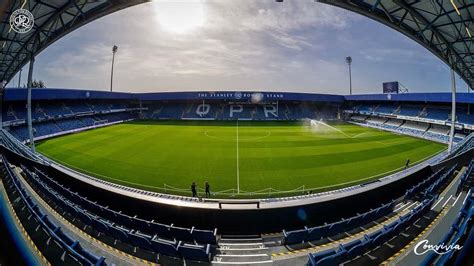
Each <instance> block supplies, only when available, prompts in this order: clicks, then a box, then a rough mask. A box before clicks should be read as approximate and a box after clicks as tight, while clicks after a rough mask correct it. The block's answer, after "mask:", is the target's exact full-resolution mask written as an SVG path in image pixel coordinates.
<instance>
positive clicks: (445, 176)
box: [423, 165, 457, 195]
mask: <svg viewBox="0 0 474 266" xmlns="http://www.w3.org/2000/svg"><path fill="white" fill-rule="evenodd" d="M456 167H457V165H454V166H452V167H451V168H449V169H448V170H447V171H446V172H444V173H443V174H442V175H441V176H440V177H439V178H438V179H436V180H434V181H433V183H432V184H431V185H430V186H429V187H428V188H427V189H426V190H425V191H423V194H424V195H435V194H436V192H437V191H438V190H439V188H440V187H442V186H443V184H444V183H445V182H446V181H448V180H449V178H450V177H451V176H452V175H453V173H454V170H455V169H456Z"/></svg>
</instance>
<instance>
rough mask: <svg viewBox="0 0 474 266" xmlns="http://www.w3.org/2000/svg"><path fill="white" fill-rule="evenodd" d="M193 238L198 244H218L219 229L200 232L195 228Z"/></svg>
mask: <svg viewBox="0 0 474 266" xmlns="http://www.w3.org/2000/svg"><path fill="white" fill-rule="evenodd" d="M191 234H192V236H193V239H194V241H196V242H197V243H208V244H213V245H214V244H216V243H217V240H216V238H217V229H214V230H200V229H196V228H193V231H192V233H191Z"/></svg>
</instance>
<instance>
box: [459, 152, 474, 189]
mask: <svg viewBox="0 0 474 266" xmlns="http://www.w3.org/2000/svg"><path fill="white" fill-rule="evenodd" d="M473 170H474V159H472V160H471V162H470V163H469V165H468V166H467V169H466V171H465V172H464V173H463V175H462V176H461V183H460V184H459V187H461V188H462V187H463V186H464V184H465V183H466V181H467V180H468V179H469V177H470V176H471V174H472V171H473Z"/></svg>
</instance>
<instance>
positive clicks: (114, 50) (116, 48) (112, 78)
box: [110, 45, 118, 92]
mask: <svg viewBox="0 0 474 266" xmlns="http://www.w3.org/2000/svg"><path fill="white" fill-rule="evenodd" d="M117 50H118V46H117V45H114V46H112V69H111V71H110V91H111V92H112V86H113V81H114V61H115V53H116V52H117Z"/></svg>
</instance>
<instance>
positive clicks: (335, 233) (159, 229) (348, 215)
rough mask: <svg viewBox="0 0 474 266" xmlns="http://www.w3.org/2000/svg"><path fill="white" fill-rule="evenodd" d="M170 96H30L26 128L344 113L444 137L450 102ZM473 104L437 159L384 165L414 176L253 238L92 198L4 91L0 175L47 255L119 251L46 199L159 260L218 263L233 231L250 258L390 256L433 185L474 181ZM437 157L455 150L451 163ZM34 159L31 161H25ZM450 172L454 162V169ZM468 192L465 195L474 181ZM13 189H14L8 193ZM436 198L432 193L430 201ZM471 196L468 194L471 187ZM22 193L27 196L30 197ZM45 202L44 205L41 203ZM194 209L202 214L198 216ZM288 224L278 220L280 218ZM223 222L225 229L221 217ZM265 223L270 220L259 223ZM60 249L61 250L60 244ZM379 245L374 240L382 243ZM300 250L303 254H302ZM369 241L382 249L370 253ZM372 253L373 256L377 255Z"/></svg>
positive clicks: (55, 130)
mask: <svg viewBox="0 0 474 266" xmlns="http://www.w3.org/2000/svg"><path fill="white" fill-rule="evenodd" d="M178 96H179V97H176V98H173V97H170V96H169V95H168V96H166V99H161V98H159V97H162V96H160V95H158V96H156V95H140V96H139V97H138V98H141V99H137V96H133V97H132V96H130V97H128V96H127V97H128V98H127V97H125V98H121V99H114V96H111V97H103V98H101V97H97V98H96V97H90V96H88V97H86V98H85V99H80V100H74V99H71V98H65V99H58V100H54V101H53V100H51V99H46V98H45V99H37V100H36V101H35V102H34V105H33V107H34V108H33V113H34V114H33V128H34V136H35V139H37V140H39V139H43V138H50V137H54V136H57V135H61V134H68V133H73V132H77V131H81V130H87V129H91V128H95V127H99V126H107V125H110V124H114V123H121V122H125V121H130V120H136V119H154V120H166V119H172V120H175V119H176V120H180V119H182V120H235V119H240V120H307V119H313V120H337V119H345V120H347V121H350V122H351V123H357V124H360V125H363V126H368V127H375V128H379V129H383V130H388V131H393V132H396V133H399V134H406V135H412V136H416V137H420V138H425V139H431V140H436V141H439V142H447V141H448V133H449V127H448V126H449V124H448V123H449V122H450V121H449V111H450V109H449V106H447V105H445V104H442V103H436V102H428V103H427V102H358V101H355V102H351V101H344V100H339V102H337V101H335V102H332V101H331V100H328V101H324V100H318V101H309V100H301V99H292V100H286V101H285V100H281V99H279V100H267V101H262V102H258V103H255V102H252V101H249V100H246V99H243V100H240V99H239V100H237V99H235V98H232V99H224V100H223V99H206V100H202V99H197V98H193V97H188V96H186V97H188V98H185V99H180V97H181V96H180V95H178ZM157 97H158V98H159V99H157ZM231 97H234V95H233V94H231ZM278 97H280V98H281V97H284V96H278ZM305 97H306V96H305ZM315 97H316V96H315ZM318 97H322V96H317V98H318ZM318 99H319V98H318ZM469 108H470V107H469V106H467V105H461V106H460V107H459V110H460V111H459V112H458V116H457V123H458V124H459V123H467V124H463V125H461V124H459V125H458V126H457V129H456V135H455V141H456V145H455V146H454V150H453V151H452V153H450V154H447V153H442V154H439V156H436V158H433V160H429V161H427V162H426V163H425V164H421V165H420V166H419V167H418V166H417V167H414V168H413V169H407V170H406V171H405V172H404V171H402V172H399V173H395V174H394V175H393V176H390V178H393V179H395V180H398V179H400V180H402V179H403V178H405V177H406V176H407V175H408V173H414V175H415V176H416V178H417V179H416V180H415V179H414V181H412V182H407V183H403V182H401V184H403V185H400V187H399V193H398V194H397V196H391V195H386V196H385V197H384V200H383V201H380V202H370V203H364V204H361V206H358V209H357V211H349V210H347V212H344V211H341V213H337V214H335V215H334V217H329V218H328V219H326V218H325V219H321V221H312V220H308V221H307V222H304V223H303V222H301V221H299V223H298V226H295V227H293V226H288V227H283V226H282V227H279V228H278V229H275V231H279V232H278V233H272V234H269V235H268V236H266V235H265V234H258V235H256V236H255V237H254V238H250V239H246V238H242V236H239V235H237V238H232V236H229V235H218V229H212V230H209V229H210V228H207V227H206V225H203V223H202V221H198V222H201V223H200V224H195V223H194V222H192V221H185V222H186V223H184V224H183V221H182V220H180V219H174V220H173V219H172V217H171V218H169V217H167V220H163V219H164V217H163V216H162V213H160V212H158V213H159V214H160V215H158V216H157V217H156V218H154V217H150V216H148V217H147V214H146V213H144V212H136V213H130V211H133V210H129V209H127V208H122V206H121V205H120V204H113V203H112V202H111V201H109V200H107V199H104V198H100V197H98V198H97V197H95V196H94V193H93V192H90V191H87V190H85V189H84V187H82V186H81V185H79V186H75V185H73V184H74V182H77V181H74V182H72V183H71V182H70V181H67V182H66V179H64V178H63V177H64V176H63V174H66V173H68V172H61V173H62V174H58V172H57V171H63V170H58V169H59V168H57V165H54V166H52V163H51V161H50V160H49V159H47V158H44V157H43V156H41V155H40V154H37V153H35V152H33V151H31V150H30V149H29V148H28V147H27V146H25V145H24V144H25V142H27V140H28V134H27V126H26V111H25V108H24V104H22V102H21V101H19V100H9V99H8V97H7V100H6V101H5V104H4V105H3V118H4V120H3V125H4V129H5V130H1V134H0V137H1V139H2V144H3V145H2V149H3V148H4V149H8V152H6V153H5V155H3V157H2V159H3V160H2V164H3V172H4V176H5V178H3V177H2V180H3V183H5V184H7V186H6V188H7V194H8V195H10V196H11V195H15V196H16V195H18V197H20V198H21V200H20V202H21V204H23V205H24V206H25V210H28V212H29V215H32V217H34V218H33V220H34V221H35V223H36V224H37V225H36V226H40V227H41V228H43V229H42V232H43V231H44V234H45V235H47V236H50V237H51V239H52V241H53V242H54V243H55V245H56V244H57V247H56V246H55V247H54V248H51V250H52V251H51V253H50V252H44V253H45V256H46V257H47V258H48V260H49V261H52V262H57V261H61V260H62V261H63V262H64V261H67V262H70V261H75V262H79V263H81V262H83V264H93V265H105V264H111V263H115V261H113V258H109V257H108V256H107V255H104V253H103V252H102V251H101V252H98V253H97V251H96V250H93V249H92V250H91V249H89V247H90V246H89V245H88V244H87V243H85V242H84V241H82V240H81V239H79V238H77V235H71V234H70V231H68V230H66V229H67V228H66V227H65V226H66V225H65V224H60V223H58V221H56V220H54V219H50V218H48V217H52V215H51V211H49V210H46V208H47V207H48V206H49V207H50V208H51V209H52V210H53V211H54V212H56V213H57V215H59V216H61V217H63V218H64V221H67V222H68V223H70V224H71V225H72V226H75V227H77V228H78V229H79V230H81V231H82V232H83V233H84V234H87V235H88V236H89V237H91V238H94V239H96V240H97V241H100V242H102V243H105V245H109V246H110V247H112V248H114V249H117V250H120V251H121V252H124V253H127V254H129V255H131V256H136V257H138V258H141V259H144V260H147V261H150V262H158V263H162V264H165V265H166V263H163V261H164V260H166V259H171V260H176V261H179V262H182V261H184V262H186V263H193V262H204V263H217V264H221V263H222V262H224V264H225V263H226V262H229V263H230V262H235V258H234V259H233V258H232V256H228V254H227V253H226V250H228V249H232V247H235V244H236V243H237V244H238V247H240V248H241V249H249V250H251V251H248V250H247V251H232V252H235V254H236V255H251V256H247V257H252V256H254V255H255V260H254V261H252V262H255V263H257V262H258V263H261V264H265V263H269V264H270V263H271V262H272V261H273V260H278V258H279V257H283V258H285V259H288V260H289V262H288V263H290V264H295V265H300V264H303V263H308V264H309V265H333V264H335V263H353V262H357V263H362V264H364V262H365V263H367V262H377V263H382V262H383V261H384V260H386V259H388V258H389V256H391V255H393V254H395V252H396V251H397V249H400V248H401V247H403V245H406V244H407V243H408V242H409V241H411V240H413V239H414V238H415V237H416V236H417V235H418V234H419V233H420V231H417V229H416V228H414V227H413V226H412V225H413V224H417V225H419V226H418V227H420V228H421V227H422V226H426V225H427V224H429V223H430V222H432V221H433V219H434V218H435V216H436V215H439V213H440V210H439V206H441V205H442V204H438V202H439V200H440V199H442V198H443V197H442V196H440V195H441V193H443V191H444V190H445V189H446V188H447V187H451V186H448V185H449V184H451V183H452V182H458V184H459V185H458V192H457V193H460V194H462V195H464V193H466V190H468V189H470V187H471V186H472V180H471V179H472V178H471V176H472V169H473V162H472V161H471V160H470V161H469V162H470V163H468V164H465V162H464V163H463V162H462V161H458V160H457V159H456V158H458V157H466V156H469V153H470V152H472V147H473V146H474V135H472V134H471V135H469V133H470V129H469V126H468V125H469V123H471V120H472V116H471V115H470V114H469ZM22 142H23V143H22ZM12 154H16V155H12ZM6 155H8V157H7V156H6ZM10 157H11V158H10ZM10 159H11V160H10ZM28 160H31V161H28ZM443 160H447V161H450V160H452V161H450V162H449V163H447V162H445V161H443ZM32 161H34V162H35V163H32ZM438 164H439V165H438ZM441 164H442V165H441ZM61 169H62V168H61ZM410 171H411V172H410ZM461 172H462V173H461ZM458 173H460V174H459V175H458ZM82 177H87V176H81V178H82ZM68 178H76V176H75V177H72V175H71V177H68ZM11 180H16V181H11ZM387 180H390V179H387ZM385 181H386V180H385ZM87 182H88V183H90V184H97V185H98V186H102V187H106V186H110V187H112V188H114V189H119V191H121V192H120V193H123V194H126V193H137V194H139V195H143V196H147V197H148V196H149V197H156V198H161V199H163V200H167V201H180V202H182V203H183V204H184V205H186V206H190V205H193V204H216V205H215V206H216V210H219V212H220V211H225V210H221V208H222V206H221V203H220V202H218V201H215V202H214V201H213V200H209V201H201V200H200V199H196V198H188V197H185V196H170V195H166V194H162V193H155V192H147V191H143V190H139V189H133V188H129V187H126V186H122V185H118V184H114V183H111V182H107V181H104V180H98V179H96V178H93V177H89V178H88V180H87ZM378 182H380V183H381V184H382V183H383V182H384V181H383V178H382V179H380V180H377V181H375V182H368V183H367V184H361V185H356V186H351V187H346V188H341V189H338V190H334V191H329V192H321V193H310V194H309V195H301V196H294V197H290V198H265V199H260V200H258V204H255V202H251V204H255V205H256V206H257V207H256V208H257V209H258V208H260V207H259V206H260V205H259V204H276V205H279V206H284V205H285V204H286V203H287V202H297V201H299V200H301V201H302V202H303V201H311V200H313V199H319V198H321V197H329V198H332V197H337V196H338V195H341V194H342V193H359V192H358V191H362V190H364V189H366V188H368V187H370V186H371V185H374V186H378ZM387 182H390V181H387ZM15 184H16V185H15ZM76 184H77V183H76ZM94 186H95V185H94ZM22 187H23V188H24V189H22ZM338 193H341V194H338ZM360 193H362V192H360ZM469 193H471V195H472V191H471V192H469ZM20 194H21V195H23V197H21V195H20ZM15 196H13V197H11V199H13V200H14V199H15V198H16V197H15ZM35 197H36V198H35ZM435 201H436V203H434V202H435ZM467 202H468V203H470V204H472V196H471V198H470V200H469V201H467ZM382 203H383V204H382ZM28 204H29V206H30V207H28V206H27V205H28ZM44 204H46V205H47V206H44ZM436 204H438V208H437V209H433V208H434V207H435V206H436ZM217 206H218V207H217ZM45 207H46V208H45ZM246 208H249V207H246ZM251 208H253V207H251ZM471 208H472V207H471ZM224 209H225V208H224ZM468 210H469V208H468V207H463V211H462V213H461V214H460V217H459V218H458V219H457V220H456V221H453V225H454V227H453V228H454V229H453V230H452V232H451V231H450V232H449V235H447V236H446V237H445V240H446V241H447V242H451V240H454V241H456V239H459V234H458V231H456V230H457V229H458V228H461V229H463V230H464V231H466V230H467V229H465V228H467V226H465V221H464V220H465V219H471V218H466V217H472V212H469V211H468ZM210 212H212V210H211V211H210ZM173 217H174V216H173ZM21 218H22V219H21V220H23V219H24V217H23V216H22V217H21ZM200 219H201V218H198V220H200ZM170 220H172V221H170ZM25 223H26V222H25ZM193 225H194V226H193ZM201 227H202V228H201ZM211 228H213V227H211ZM284 228H285V230H282V229H284ZM286 228H288V229H286ZM223 231H225V230H223ZM275 231H273V232H275ZM29 232H30V231H29ZM219 232H220V233H221V234H222V231H221V229H220V227H219ZM253 233H255V232H252V234H253ZM262 233H263V232H262ZM265 233H267V232H266V231H265ZM224 234H225V232H224ZM347 236H350V237H347ZM393 239H395V240H393ZM33 240H34V241H35V242H37V243H42V241H43V242H46V241H45V240H44V239H42V238H39V239H38V238H37V237H36V236H35V237H33ZM387 240H390V242H391V243H392V242H393V241H399V242H400V243H399V244H400V245H396V248H393V249H391V250H388V251H387V250H386V249H387V247H386V246H382V245H381V243H383V242H386V241H387ZM260 241H261V243H260ZM407 241H408V242H407ZM268 243H273V244H268ZM314 247H317V249H314ZM254 249H255V250H256V251H254ZM42 250H43V249H42ZM58 250H61V252H59V251H58ZM262 250H268V251H265V253H257V252H264V251H262ZM64 252H66V253H67V254H68V255H67V257H65V258H62V259H61V256H57V254H58V253H64ZM290 252H291V254H299V255H298V256H294V255H292V256H293V257H294V258H295V259H294V260H293V257H291V258H287V257H285V256H286V255H285V254H286V253H290ZM377 252H379V253H377ZM380 252H382V255H381V254H380ZM272 253H273V254H272ZM308 253H310V254H309V255H308ZM374 253H377V254H378V255H377V256H372V255H370V256H369V255H366V254H374ZM55 254H56V255H55ZM105 254H106V253H105ZM232 254H234V253H232ZM446 256H448V255H446ZM242 257H243V258H247V257H245V256H242ZM374 257H376V258H377V259H375V260H374V259H373V258H374ZM452 257H453V256H452V254H451V255H450V256H449V257H445V256H434V257H433V258H431V259H430V260H429V262H427V264H426V265H428V264H430V263H432V262H436V263H444V262H445V261H451V260H453V258H452ZM252 258H253V257H252ZM258 258H260V259H258ZM86 261H87V263H86ZM427 261H428V259H427ZM240 262H246V261H240ZM248 262H249V261H248ZM178 264H179V263H178ZM243 264H244V263H243ZM247 264H252V263H250V262H249V263H247Z"/></svg>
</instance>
